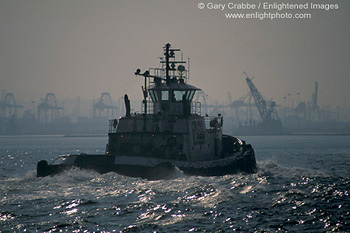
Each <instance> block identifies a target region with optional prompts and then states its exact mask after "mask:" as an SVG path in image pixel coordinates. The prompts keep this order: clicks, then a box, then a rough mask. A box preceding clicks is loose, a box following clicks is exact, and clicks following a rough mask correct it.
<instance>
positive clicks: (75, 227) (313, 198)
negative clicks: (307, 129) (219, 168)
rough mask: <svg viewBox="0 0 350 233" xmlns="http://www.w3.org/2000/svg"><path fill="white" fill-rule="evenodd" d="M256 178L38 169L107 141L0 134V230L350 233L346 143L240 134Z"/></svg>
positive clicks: (348, 139)
mask: <svg viewBox="0 0 350 233" xmlns="http://www.w3.org/2000/svg"><path fill="white" fill-rule="evenodd" d="M242 139H243V140H245V141H246V142H247V143H251V144H252V145H253V148H254V149H255V152H256V160H257V163H258V173H257V174H252V175H245V174H237V175H226V176H221V177H199V176H185V175H183V174H182V173H181V172H180V171H177V172H176V173H175V174H174V176H173V178H172V179H167V180H157V181H148V180H144V179H138V178H130V177H125V176H122V175H118V174H115V173H108V174H104V175H101V174H98V173H96V172H93V171H83V170H79V169H72V170H69V171H67V172H65V173H63V174H60V175H56V176H52V177H44V178H37V177H36V171H35V169H36V163H37V161H39V160H41V159H46V160H49V161H50V160H52V159H54V158H55V157H56V156H57V155H59V154H64V153H82V152H84V153H104V150H105V144H106V142H107V138H106V137H60V136H41V137H40V136H37V137H28V136H27V137H1V138H0V231H1V232H25V231H26V232H230V231H238V232H263V231H264V232H287V231H289V232H328V231H341V232H350V196H349V194H350V169H349V168H350V136H264V137H262V136H260V137H257V136H254V137H253V136H250V137H242Z"/></svg>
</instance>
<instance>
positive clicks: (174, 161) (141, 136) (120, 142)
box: [37, 44, 257, 179]
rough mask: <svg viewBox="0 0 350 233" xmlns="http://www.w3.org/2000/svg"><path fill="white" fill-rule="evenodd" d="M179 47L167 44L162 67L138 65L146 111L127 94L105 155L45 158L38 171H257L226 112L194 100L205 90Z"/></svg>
mask: <svg viewBox="0 0 350 233" xmlns="http://www.w3.org/2000/svg"><path fill="white" fill-rule="evenodd" d="M179 51H180V50H179V49H174V48H172V47H171V45H170V44H166V45H165V47H164V57H163V58H162V59H161V66H160V68H151V69H149V70H147V71H145V72H143V73H142V72H141V70H140V69H137V71H136V72H135V75H138V76H141V77H143V78H144V86H143V87H142V90H143V96H144V99H143V101H142V111H141V113H131V111H130V109H131V108H130V101H129V98H128V96H127V95H125V97H124V100H125V107H126V114H125V116H124V117H122V118H120V119H118V120H117V119H113V120H110V122H109V133H108V136H109V138H108V144H107V146H106V153H105V154H102V155H88V154H79V155H70V154H68V155H62V156H60V157H59V158H58V159H57V160H56V161H54V162H53V164H50V165H49V164H48V162H47V161H45V160H42V161H40V162H38V164H37V176H38V177H42V176H47V175H52V174H56V173H58V172H62V171H64V170H66V169H69V168H72V167H78V168H82V169H93V170H96V171H97V172H100V173H107V172H116V173H119V174H123V175H127V176H133V177H142V178H148V179H162V178H166V177H168V176H169V175H171V174H172V172H174V171H175V170H176V169H179V170H180V171H182V172H183V173H184V174H187V175H200V176H221V175H226V174H234V173H239V172H243V173H255V172H256V171H257V168H256V161H255V155H254V150H253V148H252V146H251V145H250V144H246V143H245V142H244V141H242V140H240V139H239V138H237V137H233V136H229V135H223V134H222V126H223V117H222V116H221V115H220V114H219V115H218V116H213V117H210V116H201V104H200V103H199V102H193V101H192V100H193V97H194V95H195V93H196V91H198V90H200V89H199V88H197V87H194V86H192V85H190V84H188V83H187V81H188V74H189V71H188V67H187V68H186V67H185V64H186V61H183V60H176V59H175V54H176V52H179Z"/></svg>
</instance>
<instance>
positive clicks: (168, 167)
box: [37, 146, 257, 180]
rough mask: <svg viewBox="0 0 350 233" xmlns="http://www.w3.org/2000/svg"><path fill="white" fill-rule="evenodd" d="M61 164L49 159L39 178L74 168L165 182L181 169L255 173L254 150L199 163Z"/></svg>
mask: <svg viewBox="0 0 350 233" xmlns="http://www.w3.org/2000/svg"><path fill="white" fill-rule="evenodd" d="M60 159H61V162H60V163H58V164H55V163H54V164H51V165H49V164H48V163H47V161H46V160H41V161H39V162H38V164H37V176H38V177H44V176H49V175H55V174H58V173H61V172H63V171H65V170H68V169H71V168H80V169H88V170H94V171H97V172H99V173H101V174H104V173H108V172H116V173H119V174H122V175H126V176H131V177H141V178H146V179H151V180H153V179H166V178H168V177H171V176H172V174H174V172H175V170H176V169H178V170H180V171H181V172H183V173H184V174H185V175H197V176H221V175H226V174H236V173H240V172H242V173H255V172H256V170H257V168H256V161H255V155H254V150H253V149H252V148H251V147H249V146H248V149H247V150H245V151H244V152H242V153H240V154H234V155H232V156H230V157H226V158H222V159H217V160H210V161H199V162H188V161H180V160H167V159H158V158H145V157H136V156H122V155H118V156H116V155H109V154H106V155H103V154H101V155H86V154H80V155H62V156H60Z"/></svg>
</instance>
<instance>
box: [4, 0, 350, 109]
mask: <svg viewBox="0 0 350 233" xmlns="http://www.w3.org/2000/svg"><path fill="white" fill-rule="evenodd" d="M200 2H201V0H176V1H175V0H139V1H136V0H26V1H24V0H0V91H1V90H4V89H5V90H7V91H9V92H13V93H14V94H15V96H16V99H17V100H18V101H20V100H21V99H27V100H29V99H32V100H35V101H38V100H39V99H40V98H43V97H44V96H45V94H46V93H47V92H54V93H55V94H56V96H57V98H63V97H64V98H76V97H77V96H81V97H82V98H90V99H91V98H92V97H93V96H95V97H98V96H100V94H101V93H102V92H110V93H111V95H112V96H113V98H114V99H118V98H119V97H120V96H122V95H124V94H125V93H128V94H129V97H130V98H131V99H141V88H140V86H141V85H142V83H143V80H142V79H141V78H140V77H135V76H134V75H133V73H134V72H135V70H136V69H137V68H141V69H142V70H145V69H147V68H149V67H157V66H158V59H157V57H159V56H161V55H162V47H163V46H164V44H165V43H167V42H170V43H171V44H172V45H173V46H174V47H177V48H181V49H182V51H183V53H184V56H185V57H190V58H191V79H190V83H191V84H193V85H195V86H198V87H200V88H202V89H203V90H204V91H205V92H206V93H207V94H209V96H211V97H212V98H215V99H218V100H219V101H224V100H227V92H228V91H230V92H231V95H232V97H233V99H236V98H239V97H241V96H243V95H245V94H246V93H247V91H248V88H247V85H246V83H245V78H244V75H243V71H246V72H247V73H248V75H250V76H255V79H254V82H255V84H256V86H257V87H258V89H259V90H260V92H261V93H262V94H263V96H264V97H265V98H266V99H271V98H273V99H274V100H275V101H277V102H278V103H280V104H282V102H283V101H282V98H283V96H287V95H288V94H291V95H292V96H294V98H295V99H296V98H297V97H296V93H297V92H300V93H301V94H300V100H305V101H309V100H310V99H311V95H312V92H313V89H314V82H315V81H318V83H319V103H320V105H322V104H324V105H328V104H331V105H333V106H344V102H345V99H347V102H348V103H347V105H348V106H349V105H350V94H349V88H350V69H349V66H350V62H349V54H350V46H349V41H350V38H349V37H350V36H349V34H350V32H349V28H350V26H349V22H350V1H348V0H317V1H311V0H310V1H295V0H289V1H283V2H292V3H296V2H303V3H311V2H316V3H333V4H339V9H338V10H332V11H323V10H312V11H311V10H305V11H303V12H304V13H305V12H306V13H312V18H311V19H300V20H295V19H294V20H293V19H279V20H277V19H276V20H269V19H265V20H263V21H261V20H258V19H255V20H254V19H226V18H225V13H232V12H233V11H231V10H228V9H226V10H224V11H220V10H208V9H203V10H200V9H198V3H200ZM203 2H204V3H205V4H206V3H208V2H210V1H207V0H205V1H204V0H203ZM212 2H216V3H226V4H227V3H229V2H230V1H222V0H221V1H212ZM231 2H236V3H238V2H239V3H240V2H250V3H259V2H271V3H273V2H277V3H278V2H282V1H278V0H274V1H264V0H243V1H235V0H232V1H231ZM241 12H245V11H241ZM290 12H291V13H296V12H297V11H295V10H294V11H290Z"/></svg>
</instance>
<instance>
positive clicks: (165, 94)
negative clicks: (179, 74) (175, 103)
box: [162, 91, 169, 100]
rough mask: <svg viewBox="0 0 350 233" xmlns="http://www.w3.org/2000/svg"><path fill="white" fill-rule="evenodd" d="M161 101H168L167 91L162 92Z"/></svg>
mask: <svg viewBox="0 0 350 233" xmlns="http://www.w3.org/2000/svg"><path fill="white" fill-rule="evenodd" d="M162 100H169V91H162Z"/></svg>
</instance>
